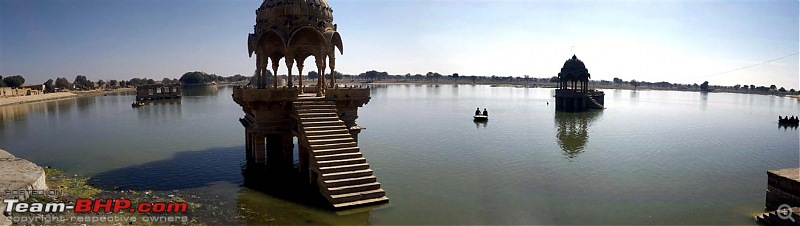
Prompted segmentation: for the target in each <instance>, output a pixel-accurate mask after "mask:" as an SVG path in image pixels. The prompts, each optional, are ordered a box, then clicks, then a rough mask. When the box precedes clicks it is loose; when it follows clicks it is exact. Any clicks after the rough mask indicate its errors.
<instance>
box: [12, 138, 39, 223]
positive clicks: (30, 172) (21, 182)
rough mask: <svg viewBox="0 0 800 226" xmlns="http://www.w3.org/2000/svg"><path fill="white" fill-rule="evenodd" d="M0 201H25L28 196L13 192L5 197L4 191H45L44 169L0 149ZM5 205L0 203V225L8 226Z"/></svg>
mask: <svg viewBox="0 0 800 226" xmlns="http://www.w3.org/2000/svg"><path fill="white" fill-rule="evenodd" d="M0 172H2V175H3V176H2V177H0V200H3V199H20V200H25V199H27V198H28V196H29V194H27V193H25V192H22V193H23V194H19V192H15V194H13V195H7V194H6V192H5V191H6V190H10V191H19V190H46V189H47V184H46V182H45V178H46V176H45V174H44V169H42V167H39V166H38V165H36V164H34V163H32V162H30V161H28V160H25V159H21V158H17V157H15V156H14V155H12V154H11V153H8V152H6V151H4V150H2V149H0ZM4 211H5V204H4V203H2V202H0V212H1V213H3V214H2V215H3V216H0V225H10V224H11V222H7V221H6V218H5V217H4V216H6V215H7V214H8V213H5V212H4Z"/></svg>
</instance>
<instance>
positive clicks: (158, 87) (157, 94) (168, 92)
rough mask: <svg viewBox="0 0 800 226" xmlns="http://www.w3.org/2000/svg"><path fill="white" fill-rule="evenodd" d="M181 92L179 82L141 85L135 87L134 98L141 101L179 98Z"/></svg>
mask: <svg viewBox="0 0 800 226" xmlns="http://www.w3.org/2000/svg"><path fill="white" fill-rule="evenodd" d="M181 92H182V91H181V85H180V84H172V85H164V84H153V85H141V86H137V87H136V100H137V101H141V100H159V99H172V98H181V96H182V94H181Z"/></svg>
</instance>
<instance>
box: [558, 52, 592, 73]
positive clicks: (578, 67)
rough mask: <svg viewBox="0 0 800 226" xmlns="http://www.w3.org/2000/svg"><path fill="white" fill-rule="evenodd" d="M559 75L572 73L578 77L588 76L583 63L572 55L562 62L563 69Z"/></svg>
mask: <svg viewBox="0 0 800 226" xmlns="http://www.w3.org/2000/svg"><path fill="white" fill-rule="evenodd" d="M561 73H563V74H567V73H572V74H575V75H579V74H588V73H589V70H587V69H586V65H584V64H583V61H581V60H579V59H578V57H576V56H575V55H572V58H570V59H569V60H567V61H566V62H564V67H562V68H561Z"/></svg>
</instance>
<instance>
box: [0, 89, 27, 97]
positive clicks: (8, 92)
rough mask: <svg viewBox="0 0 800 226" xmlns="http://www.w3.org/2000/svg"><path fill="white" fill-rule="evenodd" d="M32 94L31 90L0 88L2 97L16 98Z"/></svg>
mask: <svg viewBox="0 0 800 226" xmlns="http://www.w3.org/2000/svg"><path fill="white" fill-rule="evenodd" d="M30 92H31V89H29V88H19V89H15V88H11V87H0V97H16V96H25V95H28V93H30Z"/></svg>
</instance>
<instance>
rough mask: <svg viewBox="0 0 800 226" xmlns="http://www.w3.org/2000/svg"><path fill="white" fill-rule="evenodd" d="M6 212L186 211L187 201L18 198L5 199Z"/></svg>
mask: <svg viewBox="0 0 800 226" xmlns="http://www.w3.org/2000/svg"><path fill="white" fill-rule="evenodd" d="M3 203H5V205H6V209H5V212H17V213H63V212H64V211H67V210H72V211H74V212H75V213H109V212H114V213H117V212H120V211H128V212H131V213H133V212H139V213H185V212H186V209H187V208H188V204H186V202H152V203H151V202H142V203H139V204H136V205H133V204H132V203H131V200H128V199H78V200H76V201H75V204H67V203H24V202H20V201H19V200H18V199H6V200H3Z"/></svg>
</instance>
